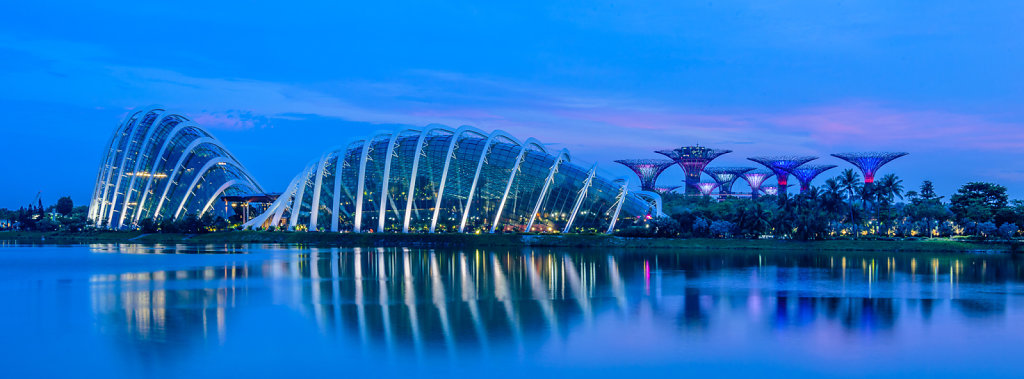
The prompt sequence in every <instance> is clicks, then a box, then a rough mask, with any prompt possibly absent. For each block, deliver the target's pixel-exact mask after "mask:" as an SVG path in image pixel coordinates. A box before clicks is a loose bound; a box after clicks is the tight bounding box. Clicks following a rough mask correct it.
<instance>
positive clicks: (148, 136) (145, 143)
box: [117, 110, 178, 228]
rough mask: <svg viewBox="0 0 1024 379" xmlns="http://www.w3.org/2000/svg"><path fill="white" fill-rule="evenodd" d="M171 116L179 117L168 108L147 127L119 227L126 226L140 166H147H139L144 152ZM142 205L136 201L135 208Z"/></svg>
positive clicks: (129, 183)
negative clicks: (129, 205) (168, 110)
mask: <svg viewBox="0 0 1024 379" xmlns="http://www.w3.org/2000/svg"><path fill="white" fill-rule="evenodd" d="M170 116H174V117H178V116H177V115H175V114H173V113H171V112H167V111H166V110H165V111H164V112H163V113H161V114H160V115H159V116H158V117H157V118H156V119H155V120H153V123H152V124H150V125H149V128H147V130H146V137H145V138H143V140H142V141H140V142H139V143H141V144H142V145H141V146H139V149H138V152H137V153H136V156H135V167H133V168H132V180H129V181H128V188H126V189H125V191H124V201H123V202H122V203H123V204H122V205H121V216H120V217H118V220H117V227H118V228H121V227H122V226H124V219H125V217H126V216H127V215H128V204H129V203H131V201H132V190H134V189H135V179H136V178H138V177H139V169H140V168H145V167H139V166H142V161H143V159H142V158H143V157H145V156H146V155H143V154H145V152H147V151H149V147H150V146H151V145H152V144H153V133H154V132H156V130H157V129H159V128H160V124H161V123H162V122H164V120H165V119H167V118H168V117H170ZM157 158H159V157H157ZM152 174H153V173H152V172H147V176H149V178H152V177H153V175H152ZM139 197H140V200H141V195H140V196H139ZM141 207H142V203H141V202H136V203H135V208H141ZM133 216H134V215H133Z"/></svg>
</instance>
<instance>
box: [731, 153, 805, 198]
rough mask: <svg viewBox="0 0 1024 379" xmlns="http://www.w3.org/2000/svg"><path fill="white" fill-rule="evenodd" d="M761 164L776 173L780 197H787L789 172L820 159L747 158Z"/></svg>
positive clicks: (800, 157)
mask: <svg viewBox="0 0 1024 379" xmlns="http://www.w3.org/2000/svg"><path fill="white" fill-rule="evenodd" d="M747 159H749V160H752V161H754V162H757V163H760V164H762V165H764V166H765V167H767V168H768V169H769V170H772V172H773V173H775V180H777V181H778V182H779V197H781V198H785V197H786V187H787V186H788V184H789V183H788V181H789V172H790V171H792V170H793V169H794V168H797V166H800V165H802V164H804V163H807V162H810V161H813V160H815V159H818V157H812V156H775V157H750V158H747Z"/></svg>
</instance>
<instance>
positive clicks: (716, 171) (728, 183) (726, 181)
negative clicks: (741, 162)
mask: <svg viewBox="0 0 1024 379" xmlns="http://www.w3.org/2000/svg"><path fill="white" fill-rule="evenodd" d="M753 169H754V168H753V167H708V168H705V169H704V172H706V173H707V174H708V175H711V179H714V180H715V182H717V183H718V193H720V194H722V195H731V194H732V185H733V184H735V183H736V180H737V179H739V178H740V176H741V175H743V174H744V173H746V172H747V171H750V170H753Z"/></svg>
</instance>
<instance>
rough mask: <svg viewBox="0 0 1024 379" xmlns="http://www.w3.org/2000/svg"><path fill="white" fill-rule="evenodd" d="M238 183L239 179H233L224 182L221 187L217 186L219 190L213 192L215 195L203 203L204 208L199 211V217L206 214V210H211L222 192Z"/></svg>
mask: <svg viewBox="0 0 1024 379" xmlns="http://www.w3.org/2000/svg"><path fill="white" fill-rule="evenodd" d="M237 183H238V180H237V179H233V180H228V181H226V182H224V184H221V185H220V187H218V188H217V191H214V192H213V196H210V199H209V200H207V201H206V204H203V208H202V210H200V211H199V217H203V215H205V214H206V211H208V210H210V208H211V206H212V205H213V202H214V201H216V200H217V198H218V197H220V194H222V193H224V191H227V189H228V188H229V187H231V186H233V185H235V184H237Z"/></svg>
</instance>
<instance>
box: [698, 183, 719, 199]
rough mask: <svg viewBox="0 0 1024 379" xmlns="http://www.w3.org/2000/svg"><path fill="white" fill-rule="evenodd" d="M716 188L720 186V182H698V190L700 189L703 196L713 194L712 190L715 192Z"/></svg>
mask: <svg viewBox="0 0 1024 379" xmlns="http://www.w3.org/2000/svg"><path fill="white" fill-rule="evenodd" d="M715 188H718V183H715V182H700V183H697V190H698V191H700V194H701V195H703V196H711V192H714V191H715Z"/></svg>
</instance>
